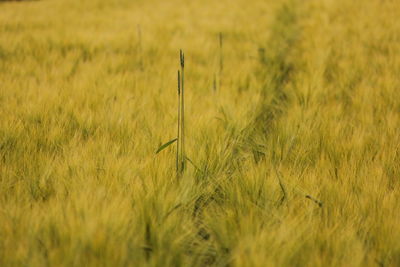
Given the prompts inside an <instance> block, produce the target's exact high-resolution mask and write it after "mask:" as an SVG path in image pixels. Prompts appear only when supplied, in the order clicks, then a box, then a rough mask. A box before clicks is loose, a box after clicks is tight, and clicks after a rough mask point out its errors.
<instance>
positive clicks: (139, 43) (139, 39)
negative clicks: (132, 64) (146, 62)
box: [137, 24, 143, 71]
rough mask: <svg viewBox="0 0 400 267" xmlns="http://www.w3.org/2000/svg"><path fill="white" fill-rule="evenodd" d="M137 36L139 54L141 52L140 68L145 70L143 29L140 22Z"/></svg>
mask: <svg viewBox="0 0 400 267" xmlns="http://www.w3.org/2000/svg"><path fill="white" fill-rule="evenodd" d="M137 37H138V51H137V52H138V54H139V68H140V70H141V71H143V55H142V29H141V27H140V24H138V25H137Z"/></svg>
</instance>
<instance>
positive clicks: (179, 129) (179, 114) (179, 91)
mask: <svg viewBox="0 0 400 267" xmlns="http://www.w3.org/2000/svg"><path fill="white" fill-rule="evenodd" d="M180 87H181V77H180V73H179V70H178V133H177V142H176V172H177V173H178V174H179V173H180V170H179V169H180V167H179V162H180V149H181V146H180V142H181V139H180V132H181V88H180Z"/></svg>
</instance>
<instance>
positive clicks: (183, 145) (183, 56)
mask: <svg viewBox="0 0 400 267" xmlns="http://www.w3.org/2000/svg"><path fill="white" fill-rule="evenodd" d="M180 61H181V92H182V93H181V138H182V141H181V164H182V167H181V172H183V171H184V170H185V85H184V81H185V54H184V53H183V52H182V50H180Z"/></svg>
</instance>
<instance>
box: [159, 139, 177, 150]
mask: <svg viewBox="0 0 400 267" xmlns="http://www.w3.org/2000/svg"><path fill="white" fill-rule="evenodd" d="M176 140H178V138H174V139H172V140H170V141H168V142H166V143H165V144H163V145H162V146H160V147H159V148H158V149H157V152H156V154H158V153H160V152H161V151H163V150H164V149H165V148H167V147H168V146H169V145H172V144H173V143H174V142H175V141H176Z"/></svg>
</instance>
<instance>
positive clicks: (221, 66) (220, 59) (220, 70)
mask: <svg viewBox="0 0 400 267" xmlns="http://www.w3.org/2000/svg"><path fill="white" fill-rule="evenodd" d="M222 46H223V36H222V32H220V33H219V73H220V75H221V74H222V71H223V69H224V55H223V53H222Z"/></svg>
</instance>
